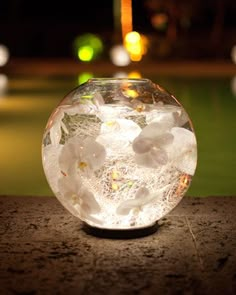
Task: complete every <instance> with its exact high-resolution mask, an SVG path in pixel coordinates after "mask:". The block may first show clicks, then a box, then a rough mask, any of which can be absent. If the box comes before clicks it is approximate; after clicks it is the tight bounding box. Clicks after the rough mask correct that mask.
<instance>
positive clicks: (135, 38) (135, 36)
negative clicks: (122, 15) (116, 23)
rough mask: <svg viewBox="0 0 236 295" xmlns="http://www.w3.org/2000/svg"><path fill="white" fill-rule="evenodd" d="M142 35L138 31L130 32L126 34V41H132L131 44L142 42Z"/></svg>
mask: <svg viewBox="0 0 236 295" xmlns="http://www.w3.org/2000/svg"><path fill="white" fill-rule="evenodd" d="M140 39H141V36H140V34H139V33H138V32H135V31H133V32H129V33H128V34H126V36H125V42H126V43H131V44H137V43H138V42H140Z"/></svg>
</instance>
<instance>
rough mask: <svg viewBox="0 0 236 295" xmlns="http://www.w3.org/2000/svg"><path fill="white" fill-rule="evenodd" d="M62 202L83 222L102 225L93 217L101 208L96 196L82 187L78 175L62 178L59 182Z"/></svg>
mask: <svg viewBox="0 0 236 295" xmlns="http://www.w3.org/2000/svg"><path fill="white" fill-rule="evenodd" d="M58 188H59V193H60V198H59V199H60V201H62V203H63V205H64V206H65V207H66V208H67V209H68V210H69V211H70V212H72V213H73V214H74V215H75V216H79V218H80V219H82V220H83V221H87V222H88V223H90V222H92V223H94V224H101V223H102V221H101V220H99V219H97V218H95V217H93V216H91V215H94V214H98V213H99V212H100V211H101V208H100V206H99V204H98V202H97V201H96V199H95V197H94V195H93V194H92V193H91V192H90V191H88V190H87V189H86V188H85V187H84V186H82V183H81V180H80V178H79V176H78V175H73V176H62V177H61V178H60V179H59V181H58Z"/></svg>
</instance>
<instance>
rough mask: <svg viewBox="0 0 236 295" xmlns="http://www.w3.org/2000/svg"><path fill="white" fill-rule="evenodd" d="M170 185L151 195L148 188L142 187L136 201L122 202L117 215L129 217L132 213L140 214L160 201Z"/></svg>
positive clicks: (136, 195) (135, 198) (138, 191)
mask: <svg viewBox="0 0 236 295" xmlns="http://www.w3.org/2000/svg"><path fill="white" fill-rule="evenodd" d="M169 186H170V185H169V184H168V185H165V186H164V187H162V188H161V189H159V190H158V191H157V192H155V193H153V194H150V192H149V190H148V189H147V188H146V187H140V188H139V189H138V190H137V192H136V194H135V197H134V199H131V200H126V201H124V202H122V203H121V204H120V205H119V206H118V207H117V209H116V213H117V214H119V215H128V214H129V213H130V212H131V211H132V212H133V213H135V214H138V213H140V212H141V211H142V210H144V209H145V207H146V206H148V205H151V204H152V203H153V202H155V201H156V200H157V199H160V197H161V196H162V193H163V192H164V191H165V190H166V189H167V188H168V187H169Z"/></svg>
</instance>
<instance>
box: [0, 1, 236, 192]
mask: <svg viewBox="0 0 236 295" xmlns="http://www.w3.org/2000/svg"><path fill="white" fill-rule="evenodd" d="M235 16H236V1H233V0H205V1H199V0H133V1H131V0H109V1H108V0H104V1H92V3H91V1H77V2H74V1H71V0H67V1H66V2H64V1H54V0H51V1H46V0H41V1H36V2H35V1H29V0H1V2H0V142H1V146H0V168H1V169H0V195H34V196H39V195H42V196H48V195H53V193H52V192H51V190H50V188H49V186H48V184H47V182H46V179H45V176H44V173H43V169H42V164H41V140H42V135H43V131H44V128H45V126H46V123H47V119H48V117H49V115H50V114H51V112H52V110H53V109H54V108H55V107H56V106H57V104H58V103H59V102H60V101H61V100H62V98H63V97H64V96H65V95H66V94H67V93H68V92H69V91H70V90H71V89H73V88H74V87H76V86H78V85H80V84H82V83H84V82H86V81H87V80H88V79H89V78H91V77H107V76H109V77H135V78H139V77H145V78H149V79H151V80H152V81H153V82H154V83H158V84H160V85H161V86H162V87H164V88H166V89H167V90H168V91H170V92H172V93H173V94H174V95H175V96H176V97H177V99H178V100H179V101H180V102H181V103H182V105H183V106H184V107H185V109H186V111H187V112H188V113H189V115H190V117H191V119H192V122H193V124H194V127H195V131H196V135H197V139H198V151H199V161H198V167H197V171H196V175H195V177H194V180H193V183H192V186H191V187H190V190H189V191H188V195H189V196H209V195H216V196H222V195H236V176H235V175H236V174H235V171H236V153H235V150H236V136H235V130H236V120H235V111H236V17H235Z"/></svg>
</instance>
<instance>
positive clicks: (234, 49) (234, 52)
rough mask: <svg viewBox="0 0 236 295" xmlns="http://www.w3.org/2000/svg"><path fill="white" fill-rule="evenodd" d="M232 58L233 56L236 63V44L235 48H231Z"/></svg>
mask: <svg viewBox="0 0 236 295" xmlns="http://www.w3.org/2000/svg"><path fill="white" fill-rule="evenodd" d="M231 58H232V61H233V62H234V63H235V64H236V45H234V46H233V48H232V49H231Z"/></svg>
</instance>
